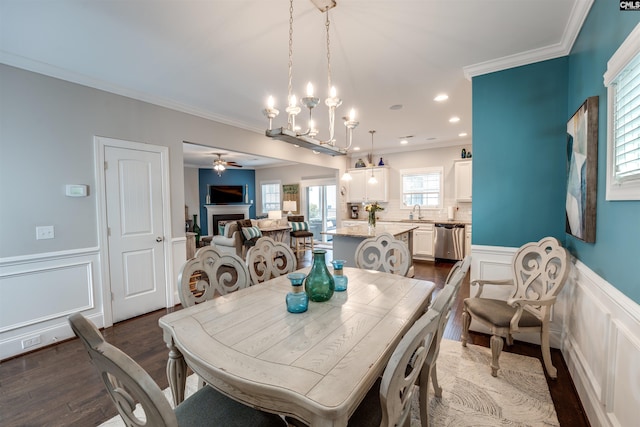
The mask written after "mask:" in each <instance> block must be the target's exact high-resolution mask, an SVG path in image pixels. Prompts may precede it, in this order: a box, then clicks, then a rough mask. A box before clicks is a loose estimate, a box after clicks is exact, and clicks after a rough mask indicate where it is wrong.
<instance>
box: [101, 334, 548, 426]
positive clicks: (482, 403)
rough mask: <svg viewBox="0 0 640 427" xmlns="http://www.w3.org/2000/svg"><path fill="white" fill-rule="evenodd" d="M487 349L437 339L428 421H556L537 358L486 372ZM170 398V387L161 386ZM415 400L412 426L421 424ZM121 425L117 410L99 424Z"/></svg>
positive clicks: (514, 358)
mask: <svg viewBox="0 0 640 427" xmlns="http://www.w3.org/2000/svg"><path fill="white" fill-rule="evenodd" d="M490 361H491V350H490V349H488V348H485V347H480V346H476V345H469V346H467V347H466V348H463V347H462V345H461V344H460V342H458V341H450V340H442V343H441V346H440V356H439V357H438V380H439V382H440V386H441V387H442V389H443V393H442V398H436V397H435V396H434V395H433V388H432V387H431V386H430V387H429V425H430V426H456V427H458V426H469V427H471V426H473V427H483V426H522V427H524V426H559V425H560V424H559V423H558V417H557V415H556V411H555V408H554V406H553V401H552V400H551V396H550V394H549V388H548V386H547V381H546V379H545V376H544V373H543V371H542V364H541V363H540V361H539V360H538V359H535V358H532V357H526V356H520V355H517V354H511V353H505V352H503V353H502V354H501V355H500V367H501V369H500V371H499V372H498V376H497V377H492V376H491V368H490V367H489V363H490ZM196 387H197V377H196V376H195V375H190V376H189V377H188V378H187V387H186V390H185V395H186V396H189V395H191V393H193V392H194V391H195V390H196ZM164 393H165V395H166V396H167V399H169V401H171V400H172V399H171V391H170V390H169V389H165V390H164ZM417 395H418V393H417V390H416V393H415V396H416V400H415V401H414V404H413V408H412V409H413V413H412V419H411V427H419V426H420V415H419V410H418V402H417ZM102 426H105V427H115V426H118V427H119V426H124V423H123V422H122V419H121V418H120V417H119V416H116V417H114V418H112V419H111V420H109V421H107V422H105V423H103V424H102Z"/></svg>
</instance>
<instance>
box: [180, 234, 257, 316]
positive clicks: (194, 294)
mask: <svg viewBox="0 0 640 427" xmlns="http://www.w3.org/2000/svg"><path fill="white" fill-rule="evenodd" d="M195 273H199V274H200V277H199V278H198V279H197V280H196V282H195V283H192V281H193V279H192V276H194V274H195ZM178 283H179V284H180V292H179V294H180V302H181V303H182V306H183V307H191V306H192V305H195V304H199V303H201V302H204V301H207V300H210V299H212V298H213V297H214V296H215V295H216V293H218V294H219V295H226V294H228V293H229V292H233V291H236V290H238V289H242V288H246V287H248V286H249V285H250V284H251V278H250V276H249V270H248V269H247V266H246V265H245V263H244V261H243V260H242V258H240V257H239V256H237V255H236V254H232V253H226V252H225V253H222V252H219V251H218V250H217V249H215V248H214V247H212V246H205V247H203V248H200V249H199V250H198V252H196V254H195V256H194V257H193V258H191V259H190V260H188V261H187V262H186V263H185V264H184V265H183V266H182V269H181V270H180V274H179V275H178Z"/></svg>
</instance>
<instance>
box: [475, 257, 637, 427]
mask: <svg viewBox="0 0 640 427" xmlns="http://www.w3.org/2000/svg"><path fill="white" fill-rule="evenodd" d="M516 250H517V248H496V247H490V246H478V245H474V246H473V247H472V254H473V260H472V264H471V280H475V279H488V278H492V279H493V278H500V277H499V276H498V277H496V276H494V274H496V273H499V272H500V271H504V270H503V269H502V268H501V265H503V266H506V265H510V263H511V258H512V256H513V253H514V252H515V251H516ZM507 277H509V276H507ZM472 292H473V290H472ZM472 295H473V294H472ZM472 328H473V323H472ZM474 330H479V328H478V329H474ZM527 338H528V337H524V336H523V335H522V334H518V335H517V336H515V339H518V340H522V341H529V339H527ZM530 342H533V341H530ZM551 344H552V346H553V347H556V348H560V349H561V351H562V354H563V356H564V359H565V361H566V363H567V366H568V367H569V372H570V373H571V377H572V379H573V382H574V384H575V386H576V390H577V391H578V395H579V396H580V400H581V402H582V405H583V406H584V408H585V412H586V413H587V416H588V418H589V422H590V423H591V425H593V426H607V427H624V426H631V425H637V422H638V408H639V407H640V363H638V361H640V306H639V305H638V304H636V303H635V302H634V301H632V300H631V299H629V298H628V297H627V296H625V295H624V294H622V293H621V292H620V291H618V290H617V289H616V288H614V287H613V286H612V285H611V284H609V283H608V282H607V281H606V280H604V279H602V278H601V277H600V276H598V275H597V274H595V273H594V272H593V271H591V270H590V269H589V268H588V267H587V266H586V265H584V264H583V263H582V262H580V261H579V260H575V265H574V267H573V271H572V272H571V273H570V276H569V281H568V282H567V284H566V286H565V288H564V289H563V290H562V292H561V293H560V295H559V296H558V301H557V302H556V305H555V308H554V313H553V322H552V330H551Z"/></svg>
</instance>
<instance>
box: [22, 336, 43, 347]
mask: <svg viewBox="0 0 640 427" xmlns="http://www.w3.org/2000/svg"><path fill="white" fill-rule="evenodd" d="M38 344H40V335H35V336H33V337H31V338H27V339H25V340H22V349H23V350H24V349H26V348H29V347H33V346H35V345H38Z"/></svg>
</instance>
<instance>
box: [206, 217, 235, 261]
mask: <svg viewBox="0 0 640 427" xmlns="http://www.w3.org/2000/svg"><path fill="white" fill-rule="evenodd" d="M211 245H212V246H213V247H215V248H216V249H217V250H219V251H220V252H226V253H232V254H235V255H238V256H239V257H242V236H240V230H238V224H237V223H236V222H235V221H229V222H227V223H226V224H225V226H224V234H219V235H216V236H213V237H212V238H211Z"/></svg>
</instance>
